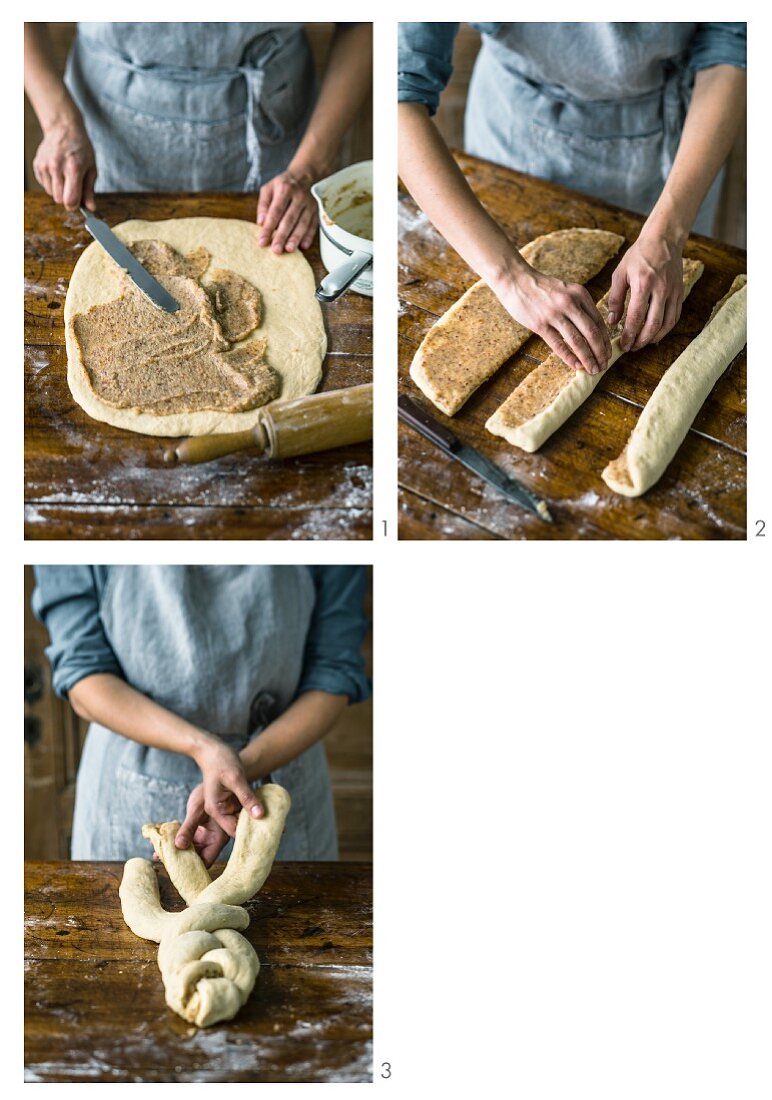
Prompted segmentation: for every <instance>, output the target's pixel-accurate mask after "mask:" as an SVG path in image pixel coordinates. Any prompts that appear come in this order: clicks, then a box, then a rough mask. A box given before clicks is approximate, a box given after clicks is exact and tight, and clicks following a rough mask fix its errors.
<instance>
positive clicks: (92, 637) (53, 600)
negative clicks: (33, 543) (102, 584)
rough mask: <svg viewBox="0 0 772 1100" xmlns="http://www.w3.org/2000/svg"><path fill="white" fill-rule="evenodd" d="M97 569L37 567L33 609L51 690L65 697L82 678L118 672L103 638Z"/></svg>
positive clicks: (76, 566)
mask: <svg viewBox="0 0 772 1100" xmlns="http://www.w3.org/2000/svg"><path fill="white" fill-rule="evenodd" d="M96 568H97V567H95V566H90V565H36V566H35V581H36V587H35V591H34V592H33V594H32V610H33V612H34V613H35V615H36V616H37V618H38V619H40V621H41V622H42V623H43V625H44V626H45V628H46V630H47V631H48V635H49V638H50V639H51V644H50V645H49V646H47V648H46V656H47V657H48V660H49V662H50V664H51V671H52V676H53V686H54V691H55V692H56V694H57V695H60V696H62V697H66V696H67V693H68V692H69V691H70V689H71V688H73V687H74V686H75V684H77V683H78V681H79V680H82V679H83V677H84V676H91V675H93V674H94V673H96V672H112V673H114V674H115V675H116V676H121V677H122V676H123V670H122V669H121V666H120V664H119V662H118V659H117V657H116V656H115V654H114V653H113V650H112V648H111V647H110V643H109V642H108V640H107V637H106V636H105V632H104V629H103V626H102V620H101V618H100V615H99V604H100V600H99V585H98V580H97V576H96V572H95V570H96Z"/></svg>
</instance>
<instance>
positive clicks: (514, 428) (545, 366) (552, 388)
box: [485, 260, 704, 451]
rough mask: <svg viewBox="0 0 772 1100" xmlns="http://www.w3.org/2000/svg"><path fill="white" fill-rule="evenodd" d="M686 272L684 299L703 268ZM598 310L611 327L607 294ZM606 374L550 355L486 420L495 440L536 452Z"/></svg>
mask: <svg viewBox="0 0 772 1100" xmlns="http://www.w3.org/2000/svg"><path fill="white" fill-rule="evenodd" d="M683 268H684V297H686V296H687V295H688V293H689V291H690V290H691V289H692V287H693V286H694V284H695V283H696V282H697V280H698V279H699V277H700V275H702V272H703V270H704V265H703V264H701V263H700V262H699V260H684V261H683ZM597 306H598V312H599V313H600V315H601V317H602V318H603V320H604V321H606V322H607V317H608V294H604V296H603V297H602V298H601V300H600V301H599V302H598V303H597ZM626 313H627V306H625V314H623V316H622V319H621V320H620V321H618V322H617V323H616V324H615V325H614V326H613V327H610V328H609V336H610V337H611V357H610V359H609V364H608V366H609V367H611V366H612V365H613V364H614V363H616V361H617V359H619V357H620V356H621V355H623V354H624V353H623V351H622V349H621V347H620V346H619V337H620V336H621V335H622V329H623V328H624V320H625V315H626ZM607 323H608V322H607ZM606 370H608V367H607V368H606ZM605 373H606V371H601V373H600V374H594V375H593V374H587V372H586V371H583V370H574V369H573V368H572V367H569V366H567V365H566V364H565V363H564V362H563V360H562V359H561V358H560V356H558V355H555V354H554V353H553V354H551V355H548V356H547V358H546V359H545V360H544V362H543V363H540V364H539V366H538V367H534V369H533V370H532V371H531V373H530V374H528V375H526V377H525V378H524V379H523V381H522V382H521V383H520V385H519V386H517V387H516V388H515V389H514V390H513V391H512V393H511V394H510V395H509V397H508V398H507V399H506V401H505V402H504V403H503V404H501V405H499V407H498V409H496V412H495V413H494V414H493V416H491V417H490V418H489V419H488V420H487V421H486V424H485V427H486V428H487V429H488V431H489V432H491V433H492V434H493V435H500V436H502V438H504V439H506V440H507V442H508V443H511V444H512V445H513V446H515V447H520V448H521V450H523V451H536V450H538V449H539V447H541V445H542V443H543V442H544V441H545V439H549V437H550V436H551V435H552V433H553V432H554V431H557V429H558V428H559V427H560V425H561V424H564V423H565V422H566V420H568V418H569V416H570V415H571V413H573V412H575V411H576V410H577V409H578V408H579V406H580V405H581V404H582V402H584V401H586V400H587V398H588V397H589V396H590V394H591V393H592V391H593V390H594V389H595V387H596V386H597V385H598V383H599V382H600V380H601V379H602V378H603V376H604V375H605Z"/></svg>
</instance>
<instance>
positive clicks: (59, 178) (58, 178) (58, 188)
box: [49, 161, 64, 204]
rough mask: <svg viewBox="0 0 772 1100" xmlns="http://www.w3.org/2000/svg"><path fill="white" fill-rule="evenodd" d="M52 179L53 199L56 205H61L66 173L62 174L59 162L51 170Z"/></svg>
mask: <svg viewBox="0 0 772 1100" xmlns="http://www.w3.org/2000/svg"><path fill="white" fill-rule="evenodd" d="M49 173H50V177H51V192H50V194H51V198H52V199H53V200H54V202H55V203H59V204H61V202H62V199H63V198H64V173H63V172H62V166H61V162H60V161H57V162H55V163H54V164H52V165H51V167H50V168H49Z"/></svg>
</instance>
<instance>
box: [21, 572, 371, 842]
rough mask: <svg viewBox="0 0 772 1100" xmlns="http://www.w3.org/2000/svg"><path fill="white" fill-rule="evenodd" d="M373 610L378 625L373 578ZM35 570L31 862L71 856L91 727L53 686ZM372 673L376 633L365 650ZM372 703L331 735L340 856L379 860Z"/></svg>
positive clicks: (28, 759) (30, 672) (28, 815)
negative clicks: (81, 765) (81, 764)
mask: <svg viewBox="0 0 772 1100" xmlns="http://www.w3.org/2000/svg"><path fill="white" fill-rule="evenodd" d="M368 573H369V583H368V592H367V598H366V608H365V609H366V612H367V615H368V618H369V619H370V620H372V573H371V571H369V570H368ZM34 584H35V581H34V575H33V572H32V567H31V566H29V565H27V566H25V567H24V588H25V621H24V855H25V858H26V859H69V858H70V833H71V827H72V812H73V805H74V797H75V776H76V774H77V770H78V761H79V760H80V753H81V749H82V747H83V740H84V738H85V734H86V725H87V724H86V723H85V722H83V721H82V720H81V719H80V718H78V717H77V715H76V714H75V712H74V711H73V710H72V709H71V708H70V706H69V704H68V703H66V702H64V701H63V700H61V699H59V698H58V697H57V696H56V695H55V694H54V692H53V689H52V687H51V670H50V668H49V665H48V661H47V660H46V657H45V653H44V649H45V647H46V645H47V644H48V634H47V633H46V630H45V627H43V626H42V624H41V623H39V622H38V620H37V619H36V618H35V616H34V615H33V614H32V611H31V609H30V599H31V596H32V590H33V588H34ZM364 655H365V661H366V664H367V671H368V675H370V676H372V631H371V632H369V633H368V636H367V638H366V640H365V645H364ZM372 728H373V712H372V701H371V700H368V701H367V702H366V703H359V704H357V705H356V706H352V707H348V708H347V710H346V711H344V713H343V716H342V718H341V720H340V722H339V723H338V725H337V726H336V727H335V729H334V730H333V731H332V732H331V733H330V734H329V735H328V737H327V739H326V741H325V746H326V749H327V757H328V760H329V764H330V773H331V777H332V788H333V795H334V798H335V812H336V816H337V819H338V837H339V841H340V857H341V859H352V860H355V859H359V860H371V859H372V832H373V824H372V801H373V784H372V770H373V751H372Z"/></svg>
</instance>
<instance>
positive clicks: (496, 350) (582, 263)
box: [410, 229, 624, 416]
mask: <svg viewBox="0 0 772 1100" xmlns="http://www.w3.org/2000/svg"><path fill="white" fill-rule="evenodd" d="M623 241H624V237H620V236H619V234H618V233H607V232H606V231H605V230H603V229H558V230H556V231H555V232H554V233H546V234H545V235H544V236H542V237H537V238H536V239H535V240H533V241H530V242H529V243H528V244H527V245H524V247H523V248H521V249H520V255H521V256H522V257H523V259H524V260H525V261H526V262H527V263H529V264H530V265H531V267H535V268H536V270H537V271H540V272H541V273H542V274H543V275H552V276H553V277H555V278H559V279H565V280H566V282H570V283H586V282H587V281H588V280H589V279H591V278H592V277H593V275H597V274H598V272H599V271H600V270H601V269H602V268H603V267H605V266H606V264H607V263H608V261H609V260H610V259H611V257H612V256H613V255H615V253H617V252H618V251H619V249H620V247H621V246H622V242H623ZM530 336H531V331H530V329H527V328H526V327H525V326H524V325H521V324H518V322H517V321H515V320H514V319H513V318H512V317H511V316H510V315H509V313H508V312H507V310H506V309H505V308H504V306H503V305H502V304H501V302H500V301H499V300H498V298H497V297H496V295H495V294H494V293H493V291H492V290H491V288H490V287H489V286H488V285H487V283H484V282H483V281H482V279H480V280H479V281H478V282H476V283H475V284H474V285H473V286H471V287H470V288H469V290H467V292H466V293H465V294H463V295H462V296H461V297H460V298H459V300H458V301H457V302H455V303H454V304H453V305H452V306H451V307H450V309H449V310H448V311H447V313H444V314H443V315H442V317H440V319H439V321H437V323H436V324H435V325H433V326H432V327H431V328H430V329H429V331H428V332H427V334H426V336H425V337H424V339H423V340H422V342H421V345H420V347H419V348H418V351H417V352H416V353H415V357H414V358H413V362H412V363H411V365H410V377H411V378H412V379H413V381H414V382H415V384H416V385H417V386H418V388H419V389H420V390H421V391H422V392H423V393H425V394H426V396H427V397H428V398H429V400H430V401H432V402H433V403H434V404H435V405H436V406H437V408H438V409H441V410H442V412H444V413H446V414H447V415H448V416H453V415H455V413H457V412H458V410H459V409H460V408H461V406H462V405H463V404H464V402H465V401H466V400H467V399H468V398H469V397H471V396H472V394H473V393H474V391H475V390H476V389H477V388H478V387H479V386H481V385H482V384H483V382H485V381H486V380H487V379H488V378H490V377H491V375H493V374H495V373H496V371H497V370H498V369H499V367H500V366H502V365H503V364H504V363H506V361H507V359H509V357H510V356H511V355H514V354H515V352H516V351H517V350H518V348H521V347H522V346H523V344H524V343H525V342H526V340H528V338H529V337H530Z"/></svg>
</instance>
